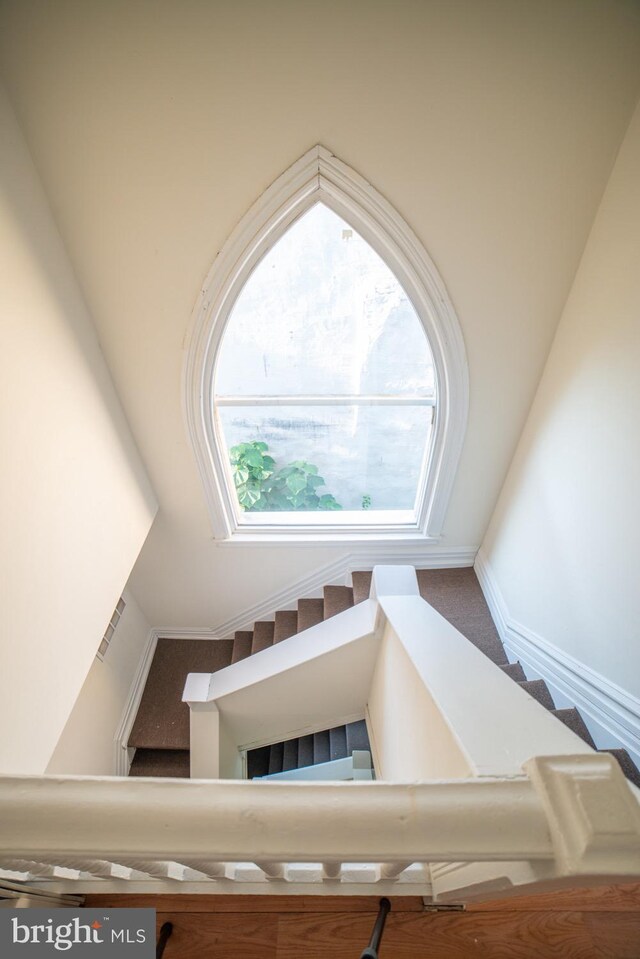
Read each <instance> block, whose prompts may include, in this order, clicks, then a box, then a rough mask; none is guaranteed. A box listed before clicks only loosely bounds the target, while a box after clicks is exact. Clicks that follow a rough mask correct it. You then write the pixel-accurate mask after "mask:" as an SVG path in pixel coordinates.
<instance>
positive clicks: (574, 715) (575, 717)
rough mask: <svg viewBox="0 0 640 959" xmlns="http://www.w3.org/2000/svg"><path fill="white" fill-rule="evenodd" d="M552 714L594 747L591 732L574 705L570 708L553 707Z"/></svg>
mask: <svg viewBox="0 0 640 959" xmlns="http://www.w3.org/2000/svg"><path fill="white" fill-rule="evenodd" d="M553 715H554V716H556V717H557V718H558V719H559V720H560V722H561V723H564V724H565V726H567V727H568V728H569V729H570V730H571V731H572V732H574V733H575V734H576V736H579V737H580V739H582V740H583V741H584V742H585V743H587V744H588V745H589V746H591V747H592V748H593V749H595V747H596V744H595V743H594V741H593V739H592V738H591V733H590V732H589V730H588V729H587V726H586V724H585V721H584V719H583V718H582V716H581V715H580V713H579V712H578V710H577V709H576V708H575V706H574V707H571V709H554V710H553Z"/></svg>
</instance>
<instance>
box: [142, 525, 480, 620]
mask: <svg viewBox="0 0 640 959" xmlns="http://www.w3.org/2000/svg"><path fill="white" fill-rule="evenodd" d="M476 553H477V547H476V546H435V547H429V546H427V547H425V546H421V547H416V546H414V545H412V544H408V543H407V544H398V545H385V544H384V543H380V544H379V545H378V546H377V547H373V548H372V547H371V545H368V544H367V545H363V547H362V549H352V550H350V551H349V552H348V553H346V554H344V555H343V556H342V557H341V558H340V559H338V560H336V561H334V562H333V563H329V564H327V565H326V566H321V567H320V568H319V569H317V570H315V572H313V573H311V574H310V575H309V576H305V577H303V578H302V579H298V580H296V581H295V582H294V583H291V584H290V585H289V586H287V588H286V589H283V590H280V592H278V593H274V594H272V595H271V596H269V597H268V598H267V599H265V600H262V601H261V602H259V603H255V604H254V605H253V606H251V607H249V608H248V609H245V610H244V611H243V613H242V614H241V615H239V616H234V617H232V618H231V619H228V620H225V621H224V622H222V623H219V624H218V625H217V626H213V627H211V629H209V630H189V629H172V628H168V627H166V628H165V627H163V628H162V629H160V630H158V635H159V636H171V637H172V638H176V639H200V638H202V639H229V638H230V637H232V636H233V634H234V633H235V632H236V630H242V629H249V628H250V627H253V624H254V623H255V622H257V621H258V620H262V619H272V618H273V616H274V614H275V613H276V611H277V610H279V609H295V605H296V603H297V601H298V600H299V599H301V598H302V597H304V596H319V595H321V592H320V591H321V590H322V587H323V586H329V585H342V586H344V585H348V584H350V582H351V574H352V573H353V572H355V571H356V570H361V569H373V567H374V566H379V565H384V564H396V563H402V564H406V565H407V566H415V567H416V569H445V568H453V567H461V566H473V562H474V559H475V557H476Z"/></svg>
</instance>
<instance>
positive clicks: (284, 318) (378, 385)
mask: <svg viewBox="0 0 640 959" xmlns="http://www.w3.org/2000/svg"><path fill="white" fill-rule="evenodd" d="M435 402H436V390H435V376H434V364H433V357H432V354H431V350H430V348H429V344H428V341H427V337H426V334H425V331H424V327H423V324H422V323H421V321H420V319H419V317H418V315H417V313H416V311H415V309H414V307H413V305H412V303H411V301H410V299H409V297H408V296H407V294H406V292H405V291H404V289H403V288H402V286H401V284H400V283H399V281H398V280H397V279H396V277H395V276H394V274H393V273H392V271H391V270H390V269H389V267H388V266H387V265H386V264H385V263H384V261H383V260H382V258H381V257H380V256H379V255H378V254H377V253H376V252H375V251H374V250H373V248H372V247H371V246H370V245H369V244H368V243H367V242H366V240H364V239H363V237H362V236H360V234H359V233H358V232H357V231H356V230H355V229H353V227H352V226H350V225H349V224H348V223H347V222H346V221H345V220H344V219H343V218H341V217H340V216H338V214H337V213H335V212H334V211H333V210H331V209H329V208H328V207H327V206H325V205H324V204H322V203H316V204H315V205H314V206H312V207H311V208H310V209H308V210H307V211H306V212H305V213H304V214H303V215H302V216H300V217H299V218H298V219H297V220H296V221H295V222H294V223H293V225H292V226H291V227H290V228H289V229H288V231H287V232H286V233H284V234H283V235H282V236H281V237H280V238H279V240H278V241H277V242H276V243H275V244H274V246H273V247H272V248H271V249H270V250H269V251H268V252H267V253H266V254H265V256H264V257H263V258H262V260H261V261H260V262H259V263H258V264H257V266H256V267H255V269H254V270H253V272H252V274H251V275H250V277H249V279H248V280H247V282H246V283H245V285H244V286H243V288H242V289H241V290H240V293H239V295H238V296H237V298H236V301H235V304H234V306H233V308H232V310H231V313H230V315H229V319H228V321H227V325H226V329H225V332H224V335H223V338H222V342H221V345H220V349H219V352H218V357H217V364H216V373H215V378H214V399H213V404H214V411H215V414H216V423H217V428H218V431H219V434H220V436H221V437H223V446H224V447H226V457H227V462H229V456H230V450H231V449H232V448H233V447H234V446H236V444H238V443H251V442H256V441H257V442H262V443H266V444H267V445H268V453H269V454H270V455H272V456H273V457H274V459H275V461H276V465H275V467H274V469H279V468H282V467H286V466H287V464H289V463H291V462H297V461H304V462H307V463H311V464H313V465H314V466H316V467H317V469H318V473H319V475H320V476H322V477H323V478H324V480H325V485H324V486H321V487H318V494H319V495H321V494H325V493H332V494H333V496H334V497H335V499H336V500H337V501H338V503H339V504H340V506H341V507H342V510H341V511H340V512H338V511H334V510H332V511H328V512H327V514H326V517H327V521H329V520H330V521H331V522H333V523H335V522H338V523H339V522H340V521H341V520H345V521H346V520H347V515H346V514H347V513H349V514H351V512H352V511H356V512H362V513H366V514H367V516H368V517H370V518H371V521H375V514H376V513H378V515H379V516H381V514H382V512H384V514H385V520H387V521H388V520H389V518H390V511H391V513H395V514H396V517H399V515H400V512H401V511H404V512H405V513H406V511H407V510H413V509H414V508H415V504H416V496H417V494H418V491H419V490H420V488H421V480H422V478H423V473H424V470H425V466H426V463H427V460H428V452H429V448H430V444H431V438H432V422H433V413H434V407H435ZM234 474H235V475H236V477H237V470H234V469H233V468H231V469H230V477H229V479H230V480H231V481H232V480H233V476H234ZM232 488H233V487H232ZM234 499H235V497H234ZM288 502H289V504H291V503H295V497H291V498H290V499H289V501H288ZM258 508H259V506H251V507H250V510H249V511H247V512H246V513H244V514H242V517H244V519H245V520H248V521H250V523H251V525H254V524H255V521H256V519H257V517H255V516H254V515H251V516H249V513H252V514H253V513H254V511H255V510H256V509H258ZM274 509H277V510H282V511H283V513H288V512H292V513H293V514H294V515H296V513H295V511H296V509H300V507H296V506H295V505H286V504H285V503H282V504H281V505H278V506H276V507H274ZM343 511H344V512H343ZM297 515H298V518H302V517H301V514H300V513H298V514H297ZM306 515H307V516H308V514H306ZM261 516H262V517H263V519H264V520H265V521H266V520H267V515H266V514H265V513H261ZM363 518H364V517H363ZM349 519H350V520H352V519H353V517H352V516H351V515H349ZM316 522H317V521H316ZM314 525H315V524H314Z"/></svg>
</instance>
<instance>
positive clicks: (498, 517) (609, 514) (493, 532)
mask: <svg viewBox="0 0 640 959" xmlns="http://www.w3.org/2000/svg"><path fill="white" fill-rule="evenodd" d="M541 280H542V281H544V277H541ZM639 411H640V107H639V108H638V109H636V112H635V115H634V117H633V119H632V122H631V125H630V127H629V129H628V132H627V135H626V138H625V140H624V142H623V144H622V147H621V150H620V153H619V156H618V159H617V162H616V164H615V167H614V170H613V173H612V175H611V178H610V181H609V184H608V186H607V189H606V192H605V194H604V197H603V200H602V203H601V206H600V209H599V212H598V215H597V217H596V220H595V223H594V226H593V229H592V231H591V235H590V237H589V240H588V243H587V246H586V249H585V251H584V255H583V257H582V261H581V263H580V267H579V269H578V272H577V275H576V278H575V282H574V284H573V288H572V290H571V294H570V296H569V299H568V302H567V304H566V307H565V310H564V313H563V316H562V321H561V323H560V326H559V329H558V332H557V336H556V338H555V341H554V344H553V348H552V350H551V353H550V356H549V360H548V362H547V365H546V369H545V373H544V377H543V379H542V382H541V385H540V388H539V390H538V394H537V397H536V400H535V403H534V405H533V408H532V411H531V414H530V416H529V420H528V423H527V426H526V428H525V431H524V433H523V436H522V439H521V441H520V444H519V447H518V450H517V454H516V456H515V459H514V462H513V464H512V466H511V469H510V472H509V475H508V478H507V481H506V483H505V486H504V489H503V491H502V494H501V496H500V500H499V502H498V506H497V508H496V511H495V514H494V516H493V519H492V521H491V524H490V528H489V531H488V533H487V536H486V538H485V542H484V546H483V550H484V553H485V556H486V559H487V560H488V563H489V567H490V570H491V572H492V574H493V577H494V578H495V582H496V583H497V585H498V587H499V590H500V591H501V593H502V596H503V599H504V601H505V604H506V607H507V609H508V613H509V615H510V617H511V618H512V619H513V620H515V621H516V622H517V623H520V624H523V625H524V626H525V627H526V628H527V629H528V630H531V631H533V632H534V633H536V634H538V635H539V636H540V637H542V638H543V639H545V640H547V641H548V642H550V643H551V644H553V645H554V646H555V647H557V648H559V649H561V650H563V651H566V652H567V653H569V654H570V655H572V656H573V657H575V658H576V659H578V660H579V661H580V662H581V663H584V664H586V665H587V666H589V667H590V668H591V669H593V670H595V671H596V672H598V673H600V674H602V675H603V676H605V677H606V678H607V679H609V680H611V681H612V682H613V683H615V684H617V685H619V686H621V687H622V688H623V689H625V690H627V691H629V692H631V693H633V694H635V695H638V694H640V643H639V642H638V635H639V634H638V628H639V623H640V588H639V584H640V560H639V557H640V552H639V551H638V543H639V540H640V428H639V423H638V417H639Z"/></svg>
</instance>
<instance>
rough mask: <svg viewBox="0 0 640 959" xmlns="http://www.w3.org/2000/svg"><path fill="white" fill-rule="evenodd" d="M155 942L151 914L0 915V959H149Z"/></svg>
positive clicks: (7, 911)
mask: <svg viewBox="0 0 640 959" xmlns="http://www.w3.org/2000/svg"><path fill="white" fill-rule="evenodd" d="M155 936H156V911H155V909H3V910H0V956H1V957H2V959H19V957H24V959H38V956H54V955H60V953H66V954H67V955H70V956H75V959H85V957H91V956H94V955H95V956H97V957H99V956H105V957H107V956H118V957H119V956H122V957H131V959H134V957H135V959H153V957H154V956H155V952H156V946H155V942H156V939H155Z"/></svg>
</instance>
